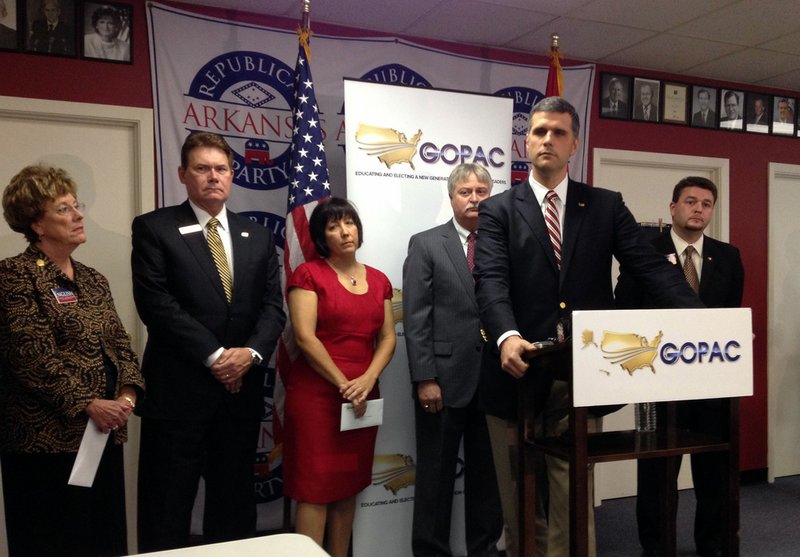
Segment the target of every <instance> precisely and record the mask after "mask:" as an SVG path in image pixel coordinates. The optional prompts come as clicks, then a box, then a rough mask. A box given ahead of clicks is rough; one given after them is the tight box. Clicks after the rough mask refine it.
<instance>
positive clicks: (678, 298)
mask: <svg viewBox="0 0 800 557" xmlns="http://www.w3.org/2000/svg"><path fill="white" fill-rule="evenodd" d="M579 131H580V121H579V118H578V115H577V113H576V111H575V108H574V107H573V106H572V105H571V104H569V103H568V102H567V101H566V100H564V99H563V98H561V97H548V98H545V99H543V100H542V101H540V102H539V103H538V104H537V105H535V106H534V107H533V109H532V110H531V118H530V131H529V132H528V135H527V137H526V139H525V145H526V148H527V153H528V156H529V157H530V159H531V162H532V170H531V174H530V176H529V178H528V181H527V182H525V183H523V184H520V185H518V186H515V187H513V188H512V189H510V190H508V191H506V192H503V193H501V194H498V195H496V196H494V197H490V198H489V199H487V200H486V201H484V202H483V203H481V210H480V217H479V224H478V238H479V240H478V243H477V249H476V253H475V276H476V293H477V300H478V306H479V307H480V313H481V321H482V323H483V325H484V328H485V329H486V332H487V335H488V337H489V345H490V348H494V352H493V356H489V357H488V358H487V359H486V361H485V366H484V369H483V371H482V374H481V385H480V399H481V404H482V406H483V408H484V410H485V411H486V412H487V414H489V415H490V416H488V419H489V431H490V435H491V441H492V445H493V449H494V451H495V453H494V454H495V466H496V467H497V468H498V469H499V470H500V469H501V467H502V468H505V469H506V470H507V469H509V468H510V464H509V461H510V457H509V456H508V454H509V450H508V438H509V437H510V436H512V435H513V433H511V432H509V431H508V430H509V428H510V429H511V430H512V431H515V430H516V419H517V396H518V395H517V390H518V387H517V381H518V380H519V379H520V378H522V377H523V376H524V375H526V374H527V373H535V374H536V375H535V383H536V387H537V388H536V391H537V393H541V394H542V395H544V396H543V397H542V398H543V400H542V401H540V402H542V404H541V405H540V406H539V408H540V409H541V408H544V411H543V413H542V419H543V428H544V431H545V433H546V434H550V435H558V434H560V433H562V432H563V431H565V430H566V428H567V425H568V408H567V385H566V383H565V382H564V381H555V382H553V381H552V380H551V379H550V377H549V376H548V375H546V374H543V373H537V371H538V370H536V369H535V368H534V366H533V365H530V364H529V363H528V362H527V360H526V355H528V354H529V353H531V352H532V351H534V350H536V347H535V346H534V344H533V343H534V342H536V341H540V340H544V339H547V338H548V337H553V336H555V335H556V330H557V325H558V323H559V322H561V323H565V322H566V323H568V321H569V319H570V315H571V313H572V311H573V310H578V309H611V308H613V307H614V295H613V291H612V286H611V261H612V257H614V256H615V257H616V258H617V259H618V260H619V261H620V262H621V263H622V264H623V265H625V266H626V267H627V268H629V269H630V270H631V273H632V274H633V275H634V276H636V277H637V279H639V280H640V281H642V283H643V284H645V285H646V288H647V290H648V292H650V293H651V294H652V295H653V296H654V297H655V299H656V301H657V303H658V304H659V305H661V306H663V307H702V304H701V303H700V300H699V299H698V298H697V296H696V295H695V294H694V292H692V290H691V288H689V286H688V285H687V284H686V281H685V280H683V277H682V276H681V275H680V273H678V272H677V271H676V270H675V269H674V268H673V266H672V265H670V264H669V263H667V262H666V260H665V259H664V258H663V257H661V256H660V255H659V254H658V253H656V251H655V250H654V249H653V248H652V246H650V245H649V244H648V242H647V241H646V240H644V239H643V238H642V236H641V234H640V231H639V226H638V225H637V224H636V221H635V220H634V218H633V215H631V213H630V211H629V210H628V209H627V207H626V206H625V204H624V203H623V201H622V196H621V195H620V194H619V193H617V192H613V191H609V190H605V189H601V188H594V187H591V186H589V185H587V184H582V183H580V182H576V181H574V180H571V179H570V178H569V176H568V172H567V164H568V162H569V158H570V157H571V156H573V155H574V154H575V152H576V151H577V148H578V132H579ZM551 191H552V192H555V194H556V196H557V197H555V198H553V199H552V200H550V199H549V198H551V197H552V194H549V192H551ZM498 351H499V355H498ZM487 353H488V354H492V352H490V351H487ZM512 438H513V437H512ZM503 453H505V464H503V463H502V462H501V458H499V457H498V455H502V454H503ZM547 466H548V472H547V473H548V481H549V485H550V488H549V514H548V517H547V552H546V553H544V554H546V555H548V556H562V555H563V556H567V555H569V508H568V500H569V499H568V489H567V488H568V485H569V482H568V473H569V468H568V466H567V465H566V463H565V462H564V461H561V460H559V459H556V458H550V457H547ZM498 476H500V473H498ZM590 476H591V475H590ZM504 484H505V485H504ZM590 485H591V484H590ZM500 490H501V494H502V493H503V491H504V490H505V491H506V493H508V492H509V491H510V488H509V486H508V485H507V482H506V481H503V480H501V485H500ZM538 491H540V490H537V492H538ZM591 491H592V490H591V487H590V489H589V493H590V494H591ZM506 497H507V496H506ZM590 499H591V495H590ZM587 504H588V505H591V501H588V502H587ZM589 516H590V519H593V516H594V514H593V512H590V513H589ZM592 522H593V520H590V534H589V539H590V543H589V545H590V548H591V550H592V551H591V552H590V554H592V555H593V554H594V536H593V535H592V534H593V529H592V524H591V523H592ZM538 536H539V534H537V537H538ZM537 549H540V548H537ZM540 552H541V551H540Z"/></svg>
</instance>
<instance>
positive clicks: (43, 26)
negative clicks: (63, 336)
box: [6, 0, 78, 58]
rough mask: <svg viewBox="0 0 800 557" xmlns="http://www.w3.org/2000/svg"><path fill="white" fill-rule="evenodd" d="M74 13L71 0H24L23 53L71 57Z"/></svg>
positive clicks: (73, 47) (74, 41) (74, 45)
mask: <svg viewBox="0 0 800 557" xmlns="http://www.w3.org/2000/svg"><path fill="white" fill-rule="evenodd" d="M8 1H9V0H6V2H8ZM75 12H76V10H75V2H74V1H73V0H25V25H24V27H23V29H25V32H26V33H27V39H26V41H25V52H31V53H34V54H47V55H50V56H66V57H69V58H74V57H75V56H76V55H77V52H78V49H77V47H76V40H75V21H76V13H75Z"/></svg>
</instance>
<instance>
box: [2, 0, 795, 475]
mask: <svg viewBox="0 0 800 557" xmlns="http://www.w3.org/2000/svg"><path fill="white" fill-rule="evenodd" d="M130 3H131V4H132V5H133V6H134V11H133V18H134V28H133V37H134V45H133V46H134V49H133V64H132V65H121V64H119V65H118V64H108V63H102V62H94V61H91V62H90V61H85V60H78V59H67V58H54V57H48V56H39V55H32V54H18V53H8V52H0V68H2V73H3V75H4V76H5V78H4V79H3V80H0V95H7V96H17V97H30V98H39V99H55V100H65V101H76V102H88V103H100V104H111V105H123V106H135V107H146V108H151V107H152V106H153V99H152V88H151V79H150V56H149V45H148V38H147V22H146V14H145V7H144V4H145V3H144V1H143V0H133V1H132V2H130ZM207 13H209V14H211V15H217V16H219V17H226V18H236V19H239V20H241V21H247V22H252V23H258V24H263V25H269V26H273V27H281V28H286V29H293V28H295V27H296V26H297V22H296V21H294V20H288V19H285V18H274V17H267V16H257V15H253V14H245V13H231V12H228V11H223V10H207ZM312 26H313V28H314V29H315V31H317V32H319V33H332V34H339V35H356V36H358V35H364V34H365V33H364V32H362V31H359V30H354V29H348V28H343V27H339V26H331V25H324V24H319V23H314V24H312ZM369 35H370V36H375V35H376V33H374V32H370V33H369ZM417 41H418V42H423V43H425V44H428V45H431V46H434V47H438V48H443V49H447V50H451V51H456V52H460V53H464V54H470V55H474V56H486V57H489V58H492V59H498V60H505V61H510V62H519V63H532V64H540V65H543V64H546V63H547V60H546V58H545V57H544V56H539V55H532V54H529V53H522V52H510V51H504V50H499V49H490V48H477V47H470V46H465V45H454V44H452V43H445V42H441V41H431V40H422V41H420V40H418V39H417ZM545 46H546V45H543V47H542V50H544V48H545ZM567 50H568V49H567ZM566 64H567V65H568V64H569V61H567V62H566ZM597 69H598V72H597V76H598V81H599V76H600V73H601V72H603V71H613V72H618V73H624V74H628V75H637V76H643V77H653V78H657V79H672V80H676V81H684V82H687V81H688V82H690V83H691V82H701V83H704V84H707V85H710V86H717V87H719V86H728V87H730V86H732V87H734V88H741V89H746V90H758V91H763V92H766V93H772V94H789V95H790V96H800V95H798V93H794V94H792V93H787V92H786V91H778V90H768V89H758V88H753V87H742V86H737V85H732V84H729V83H724V82H715V81H712V80H696V79H690V78H686V77H684V76H678V75H671V74H661V73H657V72H646V71H643V70H631V69H626V68H618V67H610V66H598V68H597ZM597 88H598V84H597V83H596V84H595V89H597ZM595 104H596V105H595V108H594V110H593V111H592V122H591V139H590V145H589V147H590V149H591V148H595V147H600V148H609V149H626V150H634V151H651V152H664V153H674V154H685V155H697V156H709V157H722V158H727V159H730V203H731V208H730V210H731V213H730V222H731V226H730V229H731V242H732V243H733V244H735V245H736V246H738V247H739V249H740V250H741V252H742V258H743V260H744V266H745V272H746V279H745V294H744V303H745V305H747V306H750V307H752V308H753V327H754V332H755V334H756V339H755V393H754V396H753V397H751V398H747V399H745V400H743V401H742V404H741V428H742V455H741V468H742V469H743V470H750V469H758V468H766V466H767V357H766V350H767V343H766V336H767V165H768V164H769V163H770V162H780V163H788V164H800V139H798V138H786V137H776V136H763V135H759V134H748V133H736V132H725V131H716V130H703V129H694V128H688V127H684V126H670V125H664V124H648V123H644V122H623V121H616V120H609V119H601V118H599V116H598V109H597V103H596V101H595ZM589 159H590V161H591V156H590V157H589ZM666 202H667V200H666V199H665V203H666Z"/></svg>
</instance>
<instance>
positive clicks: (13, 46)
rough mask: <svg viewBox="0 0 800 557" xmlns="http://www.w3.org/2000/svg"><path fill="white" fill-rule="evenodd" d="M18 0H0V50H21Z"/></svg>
mask: <svg viewBox="0 0 800 557" xmlns="http://www.w3.org/2000/svg"><path fill="white" fill-rule="evenodd" d="M19 28H20V25H19V20H18V19H17V3H16V0H0V50H19V38H20V33H19Z"/></svg>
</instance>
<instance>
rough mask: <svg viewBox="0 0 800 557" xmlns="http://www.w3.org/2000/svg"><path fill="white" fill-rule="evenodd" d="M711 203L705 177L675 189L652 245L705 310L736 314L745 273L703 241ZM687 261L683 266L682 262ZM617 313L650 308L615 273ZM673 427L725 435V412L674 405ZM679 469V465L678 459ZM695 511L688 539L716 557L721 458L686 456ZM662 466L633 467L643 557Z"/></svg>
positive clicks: (735, 253) (725, 252)
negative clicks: (664, 225)
mask: <svg viewBox="0 0 800 557" xmlns="http://www.w3.org/2000/svg"><path fill="white" fill-rule="evenodd" d="M716 201H717V187H716V185H715V184H714V183H713V182H712V181H711V180H708V179H706V178H702V177H688V178H684V179H683V180H681V181H680V182H678V184H677V185H676V186H675V188H674V190H673V193H672V202H671V203H670V205H669V207H670V213H671V214H672V229H671V230H669V231H667V232H665V233H663V234H661V235H659V236H657V237H656V238H655V239H654V240H653V242H652V243H653V246H654V247H655V248H656V250H658V251H659V252H660V253H662V254H664V255H665V256H666V258H667V259H668V260H669V261H670V262H672V263H673V264H674V265H676V266H678V265H680V266H681V267H683V270H684V275H685V277H686V280H687V282H688V283H689V285H690V286H692V288H693V289H695V290H696V291H698V292H699V295H700V299H701V300H702V301H703V303H704V304H705V305H706V306H707V307H710V308H724V307H739V306H741V304H742V290H743V288H744V268H743V266H742V260H741V258H740V257H739V250H738V249H736V248H735V247H733V246H732V245H730V244H726V243H725V242H720V241H718V240H715V239H713V238H710V237H708V236H706V235H704V234H703V231H704V230H705V229H706V227H707V226H708V224H709V222H710V221H711V216H712V214H713V212H714V205H715V204H716ZM687 258H688V261H687ZM615 294H616V298H617V305H618V306H619V307H621V308H631V309H633V308H646V307H653V306H652V303H650V301H649V300H648V298H646V297H645V296H644V294H643V292H642V291H641V288H640V286H639V285H638V284H637V283H636V281H635V280H634V279H633V278H632V277H631V276H630V275H629V274H627V273H626V272H625V268H624V267H623V268H622V274H621V276H620V278H619V282H618V284H617V288H616V290H615ZM677 413H678V427H680V428H688V429H691V430H694V431H700V432H703V433H708V434H712V435H721V434H723V433H724V431H725V428H726V418H727V415H726V412H725V411H724V404H723V402H722V401H720V400H699V401H687V402H681V403H679V404H678V405H677ZM677 458H678V459H679V461H678V466H680V457H677ZM691 461H692V479H693V480H694V489H695V496H696V498H697V512H696V514H695V529H694V539H695V545H696V546H697V552H698V554H700V555H703V556H715V555H722V548H723V543H722V540H723V539H724V538H723V536H724V535H725V532H724V526H725V525H724V509H723V505H725V504H726V501H727V498H726V496H725V493H726V491H725V489H726V486H725V477H726V475H725V469H726V467H727V466H728V460H727V455H726V454H725V453H720V452H717V453H697V454H692V455H691ZM664 464H665V462H664V460H663V459H642V460H639V461H638V482H637V483H638V498H637V501H636V516H637V519H638V526H639V541H640V542H641V544H642V547H643V548H644V555H653V556H656V555H659V550H658V548H659V545H660V540H661V537H662V532H661V531H660V530H661V529H660V527H659V525H660V524H661V523H662V522H663V519H662V518H663V517H662V516H660V513H661V510H662V509H663V508H664V505H665V502H664V501H663V500H661V499H660V498H659V496H658V478H659V471H660V469H661V467H662V466H664ZM676 480H677V478H676Z"/></svg>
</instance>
